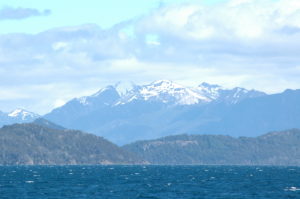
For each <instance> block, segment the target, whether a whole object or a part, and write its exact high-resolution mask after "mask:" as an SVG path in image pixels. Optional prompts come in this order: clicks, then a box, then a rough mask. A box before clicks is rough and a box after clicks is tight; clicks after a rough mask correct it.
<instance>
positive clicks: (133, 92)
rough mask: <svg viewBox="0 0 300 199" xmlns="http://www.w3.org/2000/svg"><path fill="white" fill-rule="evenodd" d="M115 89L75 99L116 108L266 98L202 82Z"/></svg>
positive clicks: (155, 83)
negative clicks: (148, 103) (129, 105)
mask: <svg viewBox="0 0 300 199" xmlns="http://www.w3.org/2000/svg"><path fill="white" fill-rule="evenodd" d="M118 86H119V84H117V85H116V86H107V87H105V88H103V89H101V90H99V91H98V92H97V93H95V94H93V95H91V96H85V97H80V98H76V99H75V101H77V102H78V103H80V104H81V105H84V106H92V105H94V106H95V105H96V104H98V105H108V106H119V105H124V104H128V103H132V102H135V101H144V102H147V101H148V102H159V103H164V104H171V105H193V104H206V103H210V102H227V103H232V104H234V103H238V102H239V101H241V100H243V99H245V98H251V97H259V96H263V95H266V94H265V93H263V92H259V91H255V90H247V89H244V88H234V89H224V88H222V87H221V86H219V85H211V84H208V83H202V84H200V85H199V86H198V87H186V86H183V85H181V84H177V83H175V82H172V81H169V80H158V81H154V82H152V83H150V84H146V85H135V84H132V85H131V87H130V89H127V90H126V91H125V92H124V90H123V91H122V92H121V91H119V89H118Z"/></svg>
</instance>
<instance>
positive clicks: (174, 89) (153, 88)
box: [116, 80, 212, 105]
mask: <svg viewBox="0 0 300 199" xmlns="http://www.w3.org/2000/svg"><path fill="white" fill-rule="evenodd" d="M135 100H143V101H156V102H162V103H171V104H178V105H191V104H198V103H207V102H210V101H212V100H211V99H210V98H209V97H207V96H205V95H202V93H201V92H199V91H198V90H197V89H195V88H189V87H185V86H182V85H180V84H177V83H174V82H172V81H168V80H159V81H155V82H153V83H151V84H148V85H143V86H135V87H134V88H133V89H132V90H130V91H128V92H127V93H126V94H125V95H123V96H122V98H121V99H120V100H119V101H118V102H117V104H116V105H120V104H126V103H129V102H132V101H135Z"/></svg>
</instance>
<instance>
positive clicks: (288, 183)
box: [0, 166, 300, 199]
mask: <svg viewBox="0 0 300 199" xmlns="http://www.w3.org/2000/svg"><path fill="white" fill-rule="evenodd" d="M0 198H1V199H18V198H26V199H27V198H28V199H29V198H30V199H31V198H32V199H46V198H47V199H48V198H49V199H50V198H51V199H65V198H70V199H71V198H72V199H84V198H90V199H96V198H104V199H105V198H121V199H127V198H128V199H134V198H154V199H155V198H164V199H169V198H176V199H181V198H188V199H192V198H207V199H217V198H218V199H219V198H228V199H242V198H247V199H248V198H249V199H250V198H251V199H253V198H257V199H264V198H270V199H277V198H278V199H285V198H297V199H299V198H300V167H237V166H63V167H58V166H53V167H51V166H29V167H0Z"/></svg>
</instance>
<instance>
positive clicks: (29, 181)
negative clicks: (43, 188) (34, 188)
mask: <svg viewBox="0 0 300 199" xmlns="http://www.w3.org/2000/svg"><path fill="white" fill-rule="evenodd" d="M25 183H29V184H31V183H34V181H31V180H27V181H25Z"/></svg>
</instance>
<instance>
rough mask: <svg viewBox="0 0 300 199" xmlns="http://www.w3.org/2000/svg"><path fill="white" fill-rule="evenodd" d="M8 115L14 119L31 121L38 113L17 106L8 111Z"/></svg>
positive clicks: (37, 116)
mask: <svg viewBox="0 0 300 199" xmlns="http://www.w3.org/2000/svg"><path fill="white" fill-rule="evenodd" d="M8 117H10V118H14V119H15V120H20V121H33V120H35V119H37V118H39V117H40V116H39V115H38V114H35V113H33V112H30V111H27V110H24V109H21V108H18V109H15V110H13V111H11V112H10V113H8Z"/></svg>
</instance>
